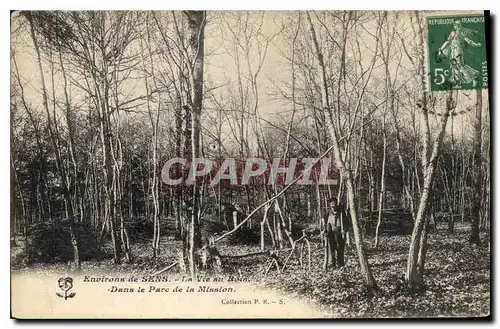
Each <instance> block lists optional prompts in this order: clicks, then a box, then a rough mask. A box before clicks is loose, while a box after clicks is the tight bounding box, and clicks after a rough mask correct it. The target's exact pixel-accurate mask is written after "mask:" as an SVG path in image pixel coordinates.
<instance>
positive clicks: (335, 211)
mask: <svg viewBox="0 0 500 329" xmlns="http://www.w3.org/2000/svg"><path fill="white" fill-rule="evenodd" d="M324 223H325V231H326V232H325V233H326V237H327V238H326V243H327V248H326V251H327V252H329V255H328V256H329V257H328V261H330V259H331V263H332V265H333V266H334V267H335V265H338V267H343V266H344V264H345V261H344V247H345V235H346V233H347V232H348V230H349V227H350V221H349V217H348V216H347V214H346V212H345V209H344V207H343V206H342V205H339V204H338V201H337V198H331V199H329V200H328V214H327V215H326V216H325V219H324ZM335 256H336V258H335Z"/></svg>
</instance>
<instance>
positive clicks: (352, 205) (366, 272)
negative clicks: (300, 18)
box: [307, 13, 377, 290]
mask: <svg viewBox="0 0 500 329" xmlns="http://www.w3.org/2000/svg"><path fill="white" fill-rule="evenodd" d="M307 19H308V22H309V29H310V32H311V36H312V40H313V44H314V50H315V54H316V61H317V64H318V67H319V69H320V74H321V100H322V105H323V109H324V110H325V113H327V114H330V115H329V118H328V119H327V120H326V124H327V126H328V130H329V132H330V136H331V139H332V143H333V145H332V146H333V154H334V159H335V163H336V165H337V168H338V169H339V171H340V174H341V176H342V179H343V180H344V182H345V184H346V188H347V198H348V202H349V213H350V216H351V221H352V227H353V232H354V240H355V241H356V251H357V254H358V258H359V263H360V267H361V273H362V275H363V277H364V280H365V285H366V286H367V288H369V289H371V290H374V289H376V287H377V285H376V282H375V278H374V277H373V274H372V272H371V270H370V266H369V264H368V258H367V256H366V251H365V248H364V243H363V236H362V232H361V230H360V227H359V224H358V215H357V213H356V209H357V206H356V204H357V202H356V198H355V195H354V184H353V181H352V177H351V172H350V170H349V168H347V166H346V165H345V164H344V162H343V160H342V155H341V151H340V145H339V142H338V140H339V137H338V133H337V127H335V124H334V120H333V117H332V113H331V111H332V109H331V107H330V102H329V99H328V87H327V85H328V82H327V78H326V68H325V64H324V62H323V54H322V53H321V50H320V47H319V44H318V40H317V37H316V31H315V29H314V25H313V23H312V21H311V17H310V15H309V13H308V15H307ZM327 116H328V115H327Z"/></svg>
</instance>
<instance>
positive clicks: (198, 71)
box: [185, 11, 206, 277]
mask: <svg viewBox="0 0 500 329" xmlns="http://www.w3.org/2000/svg"><path fill="white" fill-rule="evenodd" d="M185 15H186V17H187V20H188V30H189V31H188V34H189V54H190V60H191V76H190V78H191V98H192V107H191V151H192V159H193V160H194V159H196V158H198V157H199V156H200V131H201V123H200V118H201V108H202V104H203V61H204V54H205V53H204V38H205V23H206V13H205V12H204V11H188V12H185ZM199 202H200V184H199V183H198V182H197V181H196V180H195V181H194V183H193V207H192V213H191V218H190V220H189V225H188V234H187V240H188V241H187V242H188V243H187V245H188V255H187V259H188V263H189V264H188V266H189V272H190V274H191V276H192V277H194V276H195V275H196V263H195V259H194V257H195V251H196V250H197V249H198V248H200V247H201V237H200V232H199V220H200V212H199Z"/></svg>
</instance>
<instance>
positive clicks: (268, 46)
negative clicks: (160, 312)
mask: <svg viewBox="0 0 500 329" xmlns="http://www.w3.org/2000/svg"><path fill="white" fill-rule="evenodd" d="M430 14H432V12H423V11H234V12H231V11H19V12H12V14H11V44H10V54H11V56H10V68H11V75H10V95H11V99H10V125H11V140H10V147H11V149H10V167H11V173H10V182H11V186H10V191H11V194H10V197H11V200H10V204H11V207H10V212H11V214H10V215H11V217H10V236H11V243H10V245H11V248H10V252H11V273H12V275H16V274H19V273H30V274H33V273H35V274H36V273H48V272H53V273H62V272H67V273H75V274H87V273H105V274H109V273H134V274H137V275H138V274H142V275H148V276H151V277H155V276H162V275H171V274H172V275H180V276H184V277H192V278H195V277H196V276H198V275H200V274H203V275H208V276H210V275H226V276H227V275H231V276H233V277H235V278H238V280H241V281H246V282H252V283H253V284H256V285H259V286H261V287H265V288H266V289H271V290H276V291H279V292H280V293H282V294H286V295H287V296H291V297H292V298H297V299H299V300H304V301H307V302H308V303H312V305H316V306H317V307H318V309H321V310H322V312H324V313H325V314H327V316H328V317H330V318H378V317H389V318H395V317H396V318H398V317H405V318H406V317H486V316H488V315H490V312H491V311H490V306H491V300H490V299H491V295H490V292H491V263H490V261H491V249H490V222H491V221H490V217H491V213H490V208H491V204H490V197H491V195H490V181H491V173H490V170H491V157H490V154H491V150H490V131H491V127H490V103H489V102H490V100H489V97H488V92H489V91H488V89H487V86H486V87H484V85H483V87H478V88H476V89H474V88H475V87H476V81H475V80H473V79H476V75H475V74H477V73H474V70H473V69H470V68H468V69H467V70H468V71H465V69H463V68H464V67H467V65H465V64H463V63H462V64H461V63H458V64H457V62H453V61H450V63H451V64H450V65H455V66H452V70H453V69H454V71H452V74H455V76H454V77H455V79H456V82H457V83H458V82H459V81H462V80H463V81H466V82H467V83H470V85H471V86H474V87H470V88H469V90H462V89H460V88H458V87H457V86H458V84H457V85H456V86H453V88H450V90H445V91H439V92H431V91H430V89H429V85H428V84H429V74H430V73H429V72H428V60H429V56H434V57H433V58H438V59H439V58H445V57H446V56H452V55H450V54H452V53H453V50H452V51H451V52H446V49H445V48H446V47H447V46H448V44H449V45H451V46H453V42H456V41H452V39H453V38H458V37H456V36H457V35H458V36H459V37H461V36H463V35H466V34H467V33H469V32H468V30H467V29H466V28H464V27H461V26H460V25H457V24H455V30H454V32H452V33H451V34H450V37H449V38H448V36H446V37H445V38H443V40H442V41H440V42H441V43H440V44H442V45H443V46H442V47H441V48H440V49H439V50H438V51H436V54H428V53H427V38H428V35H427V19H426V15H430ZM476 14H477V13H476ZM461 33H462V34H461ZM470 33H472V32H470ZM447 38H448V39H447ZM463 38H467V37H463ZM472 39H474V38H473V37H470V40H472ZM447 40H448V41H447ZM454 40H457V39H454ZM467 40H469V39H467ZM467 40H466V42H469V41H470V40H469V41H467ZM474 40H477V38H476V39H474ZM486 40H488V39H486ZM451 46H450V47H451ZM473 46H474V47H476V48H478V47H479V46H481V45H480V43H479V42H477V41H476V42H475V41H470V42H469V45H465V46H464V48H463V49H464V50H463V52H464V54H466V53H467V51H470V50H469V48H468V47H470V49H472V47H473ZM442 50H443V51H442ZM439 56H441V57H439ZM445 59H446V58H445ZM488 59H489V58H488ZM457 65H458V66H457ZM460 65H462V66H460ZM457 67H458V69H457ZM460 70H462V71H460ZM485 70H486V69H485ZM442 72H445V71H442ZM460 72H467V74H465V73H460ZM460 74H462V75H460ZM444 78H445V76H444V75H443V81H444ZM460 79H462V80H460ZM435 81H436V80H434V82H435ZM478 86H479V84H478ZM201 158H203V159H208V161H209V162H210V165H211V163H213V164H214V165H213V170H212V171H210V170H208V171H207V172H206V174H205V175H201V174H200V175H199V176H198V175H197V174H196V173H197V172H200V173H201V172H202V169H203V170H205V169H206V166H207V163H204V164H203V163H202V166H204V167H203V168H202V169H200V168H201V167H200V166H199V164H200V163H198V162H197V160H196V159H201ZM250 158H259V159H262V162H261V165H262V164H269V165H268V167H269V168H271V163H273V165H274V164H275V163H276V166H277V165H279V166H280V167H281V168H282V167H286V166H287V165H288V166H292V163H293V164H294V165H295V162H296V163H297V168H299V167H300V168H301V169H300V170H296V172H298V174H297V175H294V174H293V173H292V174H290V173H289V172H287V173H286V174H284V173H283V172H276V171H274V172H273V170H274V169H276V168H275V167H273V168H274V169H269V170H264V171H262V173H261V175H260V177H252V178H251V179H249V181H248V184H245V183H242V179H243V180H244V178H242V177H243V176H244V174H242V171H244V169H243V168H244V167H245V165H248V163H249V160H248V159H250ZM172 159H184V160H183V161H184V162H182V163H181V162H178V163H177V165H176V166H172V167H167V165H166V164H171V163H172ZM228 159H231V160H228ZM276 159H277V160H276ZM311 159H312V160H311ZM274 160H276V161H277V162H273V161H274ZM231 161H232V162H231ZM232 163H233V164H234V167H231V166H230V164H232ZM224 164H225V165H227V166H228V167H227V168H228V169H229V170H231V169H235V168H237V171H238V173H237V175H236V178H235V180H236V181H235V182H233V181H232V180H231V179H229V178H227V176H224V175H221V174H226V173H225V171H223V170H221V171H220V172H219V173H217V171H216V168H221V167H224ZM303 164H306V165H303ZM165 168H167V169H166V170H165ZM253 168H254V167H253V166H252V164H250V169H251V170H253ZM319 168H321V169H322V170H323V169H324V171H323V172H321V173H320V170H319ZM325 168H326V169H325ZM247 169H248V168H247ZM316 169H317V170H316ZM169 170H170V171H169ZM325 170H326V171H325ZM174 172H175V173H174ZM172 173H174V174H175V175H177V176H176V177H177V178H178V179H179V181H180V184H176V185H174V184H170V183H168V182H167V181H166V179H168V178H169V177H170V178H171V179H173V178H174V176H175V175H174V174H172ZM193 173H194V174H193ZM306 174H307V175H309V176H310V177H311V180H312V181H313V183H312V184H301V183H300V180H301V179H303V178H304V176H305V175H306ZM322 175H324V176H322ZM222 176H223V177H222ZM320 176H321V177H320ZM326 176H328V177H326ZM165 177H167V178H165ZM214 177H217V178H218V179H219V180H218V181H217V183H216V184H214V183H213V179H214ZM221 177H222V178H221ZM325 178H329V179H331V180H330V181H329V183H327V184H326V183H325V184H323V183H321V181H322V179H325ZM190 179H191V181H190V182H188V181H189V180H190ZM270 179H271V180H272V179H276V181H275V182H276V183H275V184H271V183H269V181H270ZM77 293H80V292H77Z"/></svg>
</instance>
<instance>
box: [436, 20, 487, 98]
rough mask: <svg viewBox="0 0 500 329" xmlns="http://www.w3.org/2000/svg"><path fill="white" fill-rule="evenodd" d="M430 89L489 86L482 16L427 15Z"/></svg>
mask: <svg viewBox="0 0 500 329" xmlns="http://www.w3.org/2000/svg"><path fill="white" fill-rule="evenodd" d="M427 31H428V32H427V33H428V34H427V37H428V39H427V44H428V47H429V48H428V61H429V71H428V75H429V85H430V91H445V90H472V89H481V88H488V71H487V63H486V45H485V39H486V38H485V26H484V16H483V15H460V16H438V17H428V18H427Z"/></svg>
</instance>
